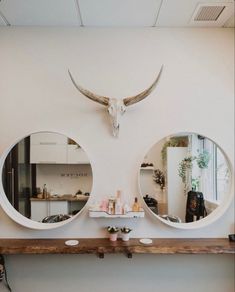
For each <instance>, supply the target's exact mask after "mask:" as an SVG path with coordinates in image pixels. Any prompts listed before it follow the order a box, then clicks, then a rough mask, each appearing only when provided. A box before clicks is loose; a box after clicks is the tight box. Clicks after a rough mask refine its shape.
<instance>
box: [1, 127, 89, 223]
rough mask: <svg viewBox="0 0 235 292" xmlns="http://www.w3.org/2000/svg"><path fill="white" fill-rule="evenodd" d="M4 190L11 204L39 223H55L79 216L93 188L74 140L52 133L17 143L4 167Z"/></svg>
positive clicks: (85, 159) (86, 158)
mask: <svg viewBox="0 0 235 292" xmlns="http://www.w3.org/2000/svg"><path fill="white" fill-rule="evenodd" d="M2 181H3V188H4V191H5V194H6V196H7V198H8V200H9V202H10V203H11V205H12V206H13V207H14V208H15V209H16V210H17V211H18V212H19V213H20V214H22V215H23V216H25V217H27V218H29V219H32V220H34V221H37V222H43V223H55V222H60V221H64V220H66V219H69V218H71V217H72V216H73V215H75V214H77V213H78V212H79V211H80V210H81V209H82V208H83V207H84V206H85V204H86V202H87V200H88V198H89V195H90V191H91V187H92V169H91V165H90V162H89V160H88V157H87V155H86V153H85V152H84V150H83V149H82V148H81V147H80V146H79V145H78V144H77V143H76V142H75V141H73V140H72V139H69V138H67V137H66V136H64V135H61V134H57V133H50V132H40V133H35V134H32V135H30V136H28V137H26V138H24V139H22V140H21V141H20V142H19V143H17V144H16V145H15V146H14V147H13V148H12V149H11V151H10V152H9V153H8V155H7V157H6V160H5V162H4V165H3V173H2Z"/></svg>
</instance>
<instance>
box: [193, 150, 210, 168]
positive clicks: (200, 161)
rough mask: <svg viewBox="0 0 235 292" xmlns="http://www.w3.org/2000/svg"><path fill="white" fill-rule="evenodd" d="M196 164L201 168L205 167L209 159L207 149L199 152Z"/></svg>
mask: <svg viewBox="0 0 235 292" xmlns="http://www.w3.org/2000/svg"><path fill="white" fill-rule="evenodd" d="M196 161H197V165H198V167H199V168H201V169H203V168H207V167H208V164H209V161H210V154H209V152H208V151H206V150H205V151H203V152H202V153H199V155H198V157H197V159H196Z"/></svg>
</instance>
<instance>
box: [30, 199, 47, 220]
mask: <svg viewBox="0 0 235 292" xmlns="http://www.w3.org/2000/svg"><path fill="white" fill-rule="evenodd" d="M48 213H49V205H48V202H47V201H31V219H32V220H34V221H38V222H42V219H43V218H45V217H46V216H48V215H47V214H48Z"/></svg>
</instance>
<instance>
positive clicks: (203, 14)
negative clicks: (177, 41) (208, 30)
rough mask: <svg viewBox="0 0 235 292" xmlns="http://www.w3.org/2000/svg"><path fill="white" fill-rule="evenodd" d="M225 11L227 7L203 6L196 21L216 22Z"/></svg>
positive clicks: (196, 16) (195, 18)
mask: <svg viewBox="0 0 235 292" xmlns="http://www.w3.org/2000/svg"><path fill="white" fill-rule="evenodd" d="M224 9H225V6H202V7H201V8H200V9H199V11H198V13H197V15H195V17H194V21H216V20H217V19H218V18H219V16H220V14H221V13H222V12H223V10H224Z"/></svg>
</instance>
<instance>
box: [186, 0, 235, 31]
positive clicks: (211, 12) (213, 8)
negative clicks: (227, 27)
mask: <svg viewBox="0 0 235 292" xmlns="http://www.w3.org/2000/svg"><path fill="white" fill-rule="evenodd" d="M233 13H234V2H226V3H214V4H212V3H201V4H199V5H198V6H197V7H196V9H195V11H194V13H193V16H192V18H191V21H190V24H191V25H193V26H216V27H221V26H223V25H224V23H225V22H226V21H227V20H228V19H229V18H230V17H231V16H232V15H233Z"/></svg>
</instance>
